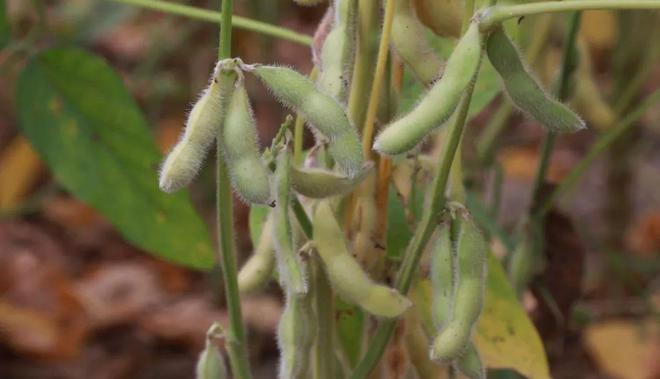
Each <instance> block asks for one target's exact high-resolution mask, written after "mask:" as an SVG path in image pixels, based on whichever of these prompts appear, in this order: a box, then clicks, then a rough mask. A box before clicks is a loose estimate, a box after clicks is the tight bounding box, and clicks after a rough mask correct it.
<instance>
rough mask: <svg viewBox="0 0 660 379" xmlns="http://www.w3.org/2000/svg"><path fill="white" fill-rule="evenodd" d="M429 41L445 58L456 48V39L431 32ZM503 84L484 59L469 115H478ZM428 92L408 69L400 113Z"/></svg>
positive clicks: (405, 75)
mask: <svg viewBox="0 0 660 379" xmlns="http://www.w3.org/2000/svg"><path fill="white" fill-rule="evenodd" d="M428 38H429V41H430V42H431V45H432V46H433V48H434V49H435V50H436V51H437V52H438V53H439V54H440V55H441V56H442V57H443V58H445V59H447V58H448V57H449V55H450V54H451V52H452V51H453V49H454V45H455V44H456V43H455V41H453V40H451V39H448V38H441V37H438V36H437V35H435V34H433V33H431V32H429V34H428ZM500 90H501V85H500V81H499V77H498V76H497V73H496V72H495V69H494V68H493V67H492V66H491V64H490V62H488V59H482V61H481V70H480V71H479V76H478V78H477V84H476V86H475V88H474V94H473V95H472V101H471V102H470V111H469V117H473V116H476V115H477V114H478V113H479V112H481V111H482V110H483V109H484V108H485V107H486V105H488V103H490V102H491V100H493V98H495V96H496V95H497V94H498V93H499V92H500ZM425 92H426V89H425V88H424V86H423V85H422V84H421V83H420V82H419V80H417V79H416V78H415V77H414V75H412V74H411V73H410V70H406V71H405V73H404V78H403V88H402V91H401V102H400V105H399V114H403V113H405V112H407V111H409V110H410V109H412V107H413V106H414V105H415V104H417V103H418V102H419V98H420V96H422V95H423V94H424V93H425Z"/></svg>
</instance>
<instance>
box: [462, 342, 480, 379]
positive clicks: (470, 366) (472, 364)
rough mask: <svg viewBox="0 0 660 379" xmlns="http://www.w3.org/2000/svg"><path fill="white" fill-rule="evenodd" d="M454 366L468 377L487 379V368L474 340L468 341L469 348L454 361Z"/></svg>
mask: <svg viewBox="0 0 660 379" xmlns="http://www.w3.org/2000/svg"><path fill="white" fill-rule="evenodd" d="M454 367H455V368H456V369H457V370H458V371H460V372H461V373H462V374H463V375H465V376H466V377H467V378H468V379H485V378H486V368H485V367H484V364H483V362H481V357H480V356H479V352H478V351H477V348H476V347H475V346H474V344H473V343H472V342H470V343H468V346H467V348H466V349H465V351H464V352H463V354H461V356H459V357H458V358H457V359H456V361H455V362H454Z"/></svg>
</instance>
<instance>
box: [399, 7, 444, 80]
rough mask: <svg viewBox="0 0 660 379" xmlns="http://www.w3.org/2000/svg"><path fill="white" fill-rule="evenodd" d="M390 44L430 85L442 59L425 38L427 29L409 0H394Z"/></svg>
mask: <svg viewBox="0 0 660 379" xmlns="http://www.w3.org/2000/svg"><path fill="white" fill-rule="evenodd" d="M395 1H396V10H395V13H394V19H393V20H392V32H391V39H392V46H393V47H394V49H395V50H396V52H397V53H398V54H399V56H400V57H401V59H402V60H403V61H404V62H405V63H406V64H407V65H408V66H409V67H410V68H411V69H412V71H413V72H414V73H415V75H416V76H417V78H418V79H419V80H420V81H421V82H422V83H424V85H426V86H430V85H431V84H432V83H433V81H434V80H435V79H437V78H438V77H439V76H440V74H441V73H442V60H441V59H440V56H438V54H437V53H436V52H435V51H434V50H433V48H432V47H431V45H430V44H429V41H428V39H427V38H426V35H427V30H426V28H425V27H424V25H422V23H421V22H419V20H418V19H417V17H416V16H415V14H414V11H413V9H412V7H411V5H410V1H411V0H395Z"/></svg>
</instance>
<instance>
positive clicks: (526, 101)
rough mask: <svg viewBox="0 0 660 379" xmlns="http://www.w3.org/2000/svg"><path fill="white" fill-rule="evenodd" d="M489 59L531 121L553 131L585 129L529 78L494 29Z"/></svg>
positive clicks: (515, 52)
mask: <svg viewBox="0 0 660 379" xmlns="http://www.w3.org/2000/svg"><path fill="white" fill-rule="evenodd" d="M486 51H487V52H488V59H489V60H490V63H492V65H493V67H494V68H495V70H497V72H498V73H499V74H500V76H501V77H502V81H503V82H504V86H505V87H506V90H507V93H508V94H509V97H510V98H511V101H512V102H513V104H515V105H516V106H517V107H518V108H520V109H521V110H522V111H523V112H525V113H527V114H529V115H530V116H531V117H532V118H533V119H534V120H536V121H538V122H539V123H541V124H542V125H543V126H545V127H546V128H548V129H550V130H552V131H555V132H573V131H576V130H580V129H583V128H585V124H584V121H582V119H581V118H580V117H579V116H578V115H577V114H575V113H574V112H573V111H571V110H570V109H569V108H568V107H567V106H566V105H564V104H562V103H561V102H559V101H557V100H554V99H553V98H551V97H550V96H549V95H548V94H547V93H546V92H545V91H544V90H543V88H542V87H541V86H540V84H539V83H538V82H537V81H536V80H535V79H534V78H533V77H532V76H531V75H530V73H529V72H528V71H527V68H526V67H525V66H524V64H523V63H522V61H521V58H520V54H519V53H518V50H517V49H516V47H515V46H514V45H513V42H511V40H510V39H509V37H508V36H507V35H506V33H504V30H503V29H502V28H497V29H495V30H493V32H492V33H491V34H490V36H489V37H488V41H487V43H486Z"/></svg>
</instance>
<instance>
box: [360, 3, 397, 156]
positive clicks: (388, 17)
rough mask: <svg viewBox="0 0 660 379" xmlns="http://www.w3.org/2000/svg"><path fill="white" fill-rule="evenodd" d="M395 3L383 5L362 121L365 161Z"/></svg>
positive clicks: (369, 147)
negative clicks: (376, 51) (366, 103)
mask: <svg viewBox="0 0 660 379" xmlns="http://www.w3.org/2000/svg"><path fill="white" fill-rule="evenodd" d="M396 1H397V0H387V2H386V3H385V16H384V21H383V31H382V32H381V35H380V44H379V46H378V58H377V60H376V72H375V74H374V81H373V83H372V84H371V93H370V95H369V104H368V105H367V116H366V118H365V121H364V127H363V128H362V153H363V155H364V157H365V158H367V159H369V158H371V155H372V150H371V144H372V140H373V137H374V127H375V123H376V112H378V101H379V100H380V92H381V88H382V86H383V77H384V75H385V67H386V66H387V56H388V53H389V50H390V32H391V31H392V20H393V19H394V5H395V2H396ZM388 90H389V89H388Z"/></svg>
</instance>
